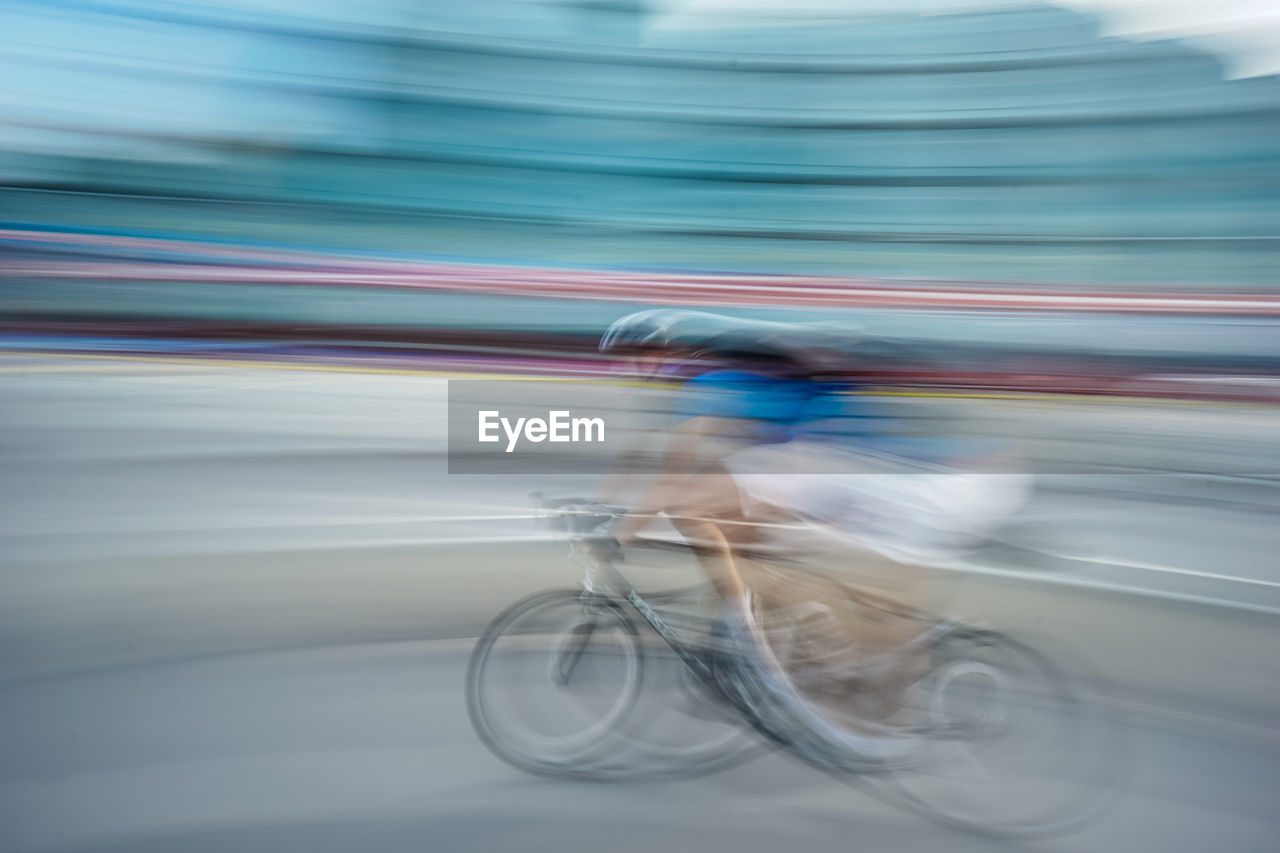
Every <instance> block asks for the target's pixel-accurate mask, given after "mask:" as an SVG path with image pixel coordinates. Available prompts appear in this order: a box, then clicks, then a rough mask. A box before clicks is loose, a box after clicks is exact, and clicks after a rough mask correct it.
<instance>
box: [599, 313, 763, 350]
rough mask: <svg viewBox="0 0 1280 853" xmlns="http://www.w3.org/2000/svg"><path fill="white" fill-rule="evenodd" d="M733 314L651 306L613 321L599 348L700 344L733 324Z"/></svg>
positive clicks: (659, 347) (671, 346) (641, 347)
mask: <svg viewBox="0 0 1280 853" xmlns="http://www.w3.org/2000/svg"><path fill="white" fill-rule="evenodd" d="M736 322H738V321H735V320H734V319H733V318H730V317H722V316H720V315H718V314H707V313H704V312H701V311H679V310H674V309H670V308H652V309H650V310H648V311H637V312H636V313H635V314H628V315H627V316H625V317H623V318H622V319H620V320H616V321H614V323H613V325H611V326H609V328H608V330H607V331H606V332H605V333H604V337H602V338H601V339H600V351H601V352H611V351H613V350H640V349H668V348H673V347H682V348H697V347H698V346H699V345H700V344H701V343H702V342H704V341H707V340H710V339H711V338H714V337H715V336H717V335H719V334H722V333H723V332H724V331H725V330H726V329H729V328H731V327H732V326H733V324H734V323H736Z"/></svg>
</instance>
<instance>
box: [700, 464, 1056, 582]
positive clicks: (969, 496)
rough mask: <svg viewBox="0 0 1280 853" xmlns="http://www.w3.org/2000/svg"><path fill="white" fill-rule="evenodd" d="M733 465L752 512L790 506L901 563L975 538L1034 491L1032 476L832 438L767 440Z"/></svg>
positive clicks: (935, 556) (941, 554)
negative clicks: (892, 453) (874, 450)
mask: <svg viewBox="0 0 1280 853" xmlns="http://www.w3.org/2000/svg"><path fill="white" fill-rule="evenodd" d="M724 464H725V467H726V468H728V470H729V473H730V474H731V475H732V476H733V479H734V483H735V484H736V485H737V487H738V490H739V493H740V495H741V497H742V501H743V509H744V511H745V512H746V513H747V515H748V516H749V517H750V516H752V515H755V514H758V513H759V512H760V510H762V509H763V508H764V507H770V508H777V509H781V510H783V511H785V512H787V513H790V514H793V515H796V516H799V517H801V518H804V519H806V520H809V521H812V522H815V523H817V524H821V525H823V526H825V527H828V528H830V529H831V530H832V531H833V532H836V533H839V534H841V535H842V536H844V537H848V538H851V539H853V540H854V541H855V543H856V544H857V545H860V546H862V547H867V548H871V549H872V550H875V551H878V552H880V553H882V554H884V555H886V556H888V557H890V558H892V559H895V560H898V561H901V562H922V561H923V562H933V561H938V560H945V559H947V558H948V557H950V556H953V555H954V554H955V553H957V552H958V551H962V550H964V549H965V548H967V547H970V546H972V545H973V544H975V543H976V542H977V541H978V540H980V539H982V538H983V537H984V536H985V535H987V534H988V533H989V532H990V531H991V530H992V529H993V528H995V527H996V526H997V525H998V524H1000V523H1001V522H1002V521H1004V520H1005V519H1006V518H1008V517H1009V516H1010V515H1012V514H1013V513H1014V512H1016V511H1017V509H1018V508H1019V507H1021V506H1022V505H1023V504H1024V503H1025V502H1026V499H1027V496H1028V494H1029V492H1030V478H1029V477H1028V476H1027V475H1025V474H1020V473H990V472H977V471H966V470H956V469H941V468H938V467H936V466H930V467H927V468H926V467H923V466H920V465H918V464H915V463H912V462H910V461H909V460H905V459H897V458H891V457H885V456H881V455H874V454H869V453H861V452H859V451H857V450H850V449H846V448H843V447H839V446H836V445H832V444H827V443H824V442H806V441H792V442H787V443H785V444H772V445H757V446H754V447H749V448H747V449H745V450H741V451H738V452H737V453H734V454H732V455H730V456H729V457H728V458H726V459H725V461H724Z"/></svg>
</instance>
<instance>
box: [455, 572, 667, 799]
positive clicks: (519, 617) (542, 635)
mask: <svg viewBox="0 0 1280 853" xmlns="http://www.w3.org/2000/svg"><path fill="white" fill-rule="evenodd" d="M643 672H644V657H643V654H642V651H641V647H640V638H639V634H638V632H637V631H636V627H635V625H634V624H633V622H632V621H631V619H630V618H628V616H627V614H626V612H625V611H624V610H623V609H622V608H621V607H620V606H618V604H617V603H616V602H614V601H611V600H609V599H607V598H601V597H598V596H586V595H584V594H583V593H581V592H580V591H574V590H565V591H554V592H546V593H541V594H539V595H534V596H532V597H530V598H527V599H525V600H523V601H520V602H518V603H516V604H515V605H513V606H512V607H510V608H509V609H508V610H507V611H506V612H504V613H503V614H501V615H500V616H499V617H498V618H497V619H495V620H494V621H493V623H492V624H491V625H490V626H489V627H488V629H487V630H486V631H485V632H484V634H483V635H482V636H481V637H480V640H479V642H478V643H477V644H476V648H475V650H474V652H472V655H471V662H470V665H469V667H468V669H467V685H466V695H467V711H468V713H469V715H470V717H471V724H472V726H473V727H474V728H475V731H476V734H477V735H479V737H480V739H481V740H482V741H484V743H485V745H486V746H488V747H489V749H490V750H491V751H492V752H493V753H494V754H495V755H497V756H498V757H499V758H501V759H502V760H504V761H506V762H508V763H509V764H512V765H514V766H516V767H518V768H520V769H522V770H526V771H529V772H532V773H544V774H553V775H571V776H572V775H592V772H593V770H594V768H595V767H596V765H597V764H598V763H599V761H600V760H601V758H602V756H603V754H604V753H605V752H607V750H608V747H609V745H610V744H611V742H612V741H611V736H612V735H613V734H614V733H615V732H616V730H617V729H618V728H619V727H620V726H622V725H623V724H624V723H625V722H626V721H627V720H628V719H629V718H630V717H631V715H632V714H633V713H634V711H635V708H636V705H637V703H638V700H639V697H640V690H641V682H642V676H643Z"/></svg>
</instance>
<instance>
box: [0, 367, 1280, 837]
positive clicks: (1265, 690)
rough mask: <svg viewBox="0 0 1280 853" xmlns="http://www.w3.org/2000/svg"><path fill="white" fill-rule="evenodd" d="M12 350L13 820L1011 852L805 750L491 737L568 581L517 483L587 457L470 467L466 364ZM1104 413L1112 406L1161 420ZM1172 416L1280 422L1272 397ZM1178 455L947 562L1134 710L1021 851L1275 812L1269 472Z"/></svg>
mask: <svg viewBox="0 0 1280 853" xmlns="http://www.w3.org/2000/svg"><path fill="white" fill-rule="evenodd" d="M0 368H3V370H4V371H5V372H3V373H0V393H2V394H3V399H4V400H5V403H4V424H3V429H2V430H0V462H2V463H3V467H4V470H5V482H6V488H5V490H4V500H3V506H2V508H0V509H2V512H3V516H2V519H0V543H2V547H0V719H2V720H3V721H4V725H3V727H0V849H3V850H5V851H10V850H12V851H43V850H49V851H53V850H95V851H96V850H103V851H105V850H120V851H125V850H129V851H148V850H156V851H159V850H166V851H168V850H227V849H238V850H306V851H327V850H399V849H410V848H412V849H415V850H421V849H440V850H482V851H493V850H542V849H547V850H550V849H556V850H579V849H589V848H599V847H605V846H607V847H609V848H611V849H620V850H629V849H641V848H643V849H646V850H648V849H652V848H653V847H655V846H667V847H672V848H674V849H680V850H720V849H733V848H737V849H742V850H778V849H783V848H784V845H786V846H796V845H804V846H805V847H807V848H811V849H824V850H825V849H850V848H856V849H875V850H899V849H901V850H948V851H965V850H989V849H1000V845H997V844H995V843H994V842H992V841H991V840H989V839H981V838H977V837H973V836H969V835H965V834H963V833H957V832H956V831H954V830H948V829H944V828H941V827H938V826H935V825H933V824H931V823H929V822H927V821H923V820H922V819H920V818H919V817H916V816H914V815H911V814H908V813H905V812H903V811H901V810H899V809H897V808H894V807H892V806H889V805H886V804H884V803H882V802H880V801H879V800H877V799H876V798H874V797H871V796H869V795H868V794H867V793H866V792H864V791H861V790H859V789H857V788H854V787H850V786H847V785H844V784H842V783H839V782H836V781H833V780H830V779H827V778H825V777H823V776H821V775H820V774H818V773H816V772H814V771H811V770H808V769H806V768H803V767H800V766H798V765H794V764H793V763H791V762H790V761H788V760H786V759H784V758H782V757H780V756H768V757H765V758H762V759H760V760H758V761H756V762H754V763H751V764H748V765H745V766H743V767H741V768H738V769H735V770H732V771H728V772H725V773H722V774H719V775H715V776H711V777H707V778H703V779H695V780H687V781H681V782H678V783H666V784H662V785H657V784H625V785H624V784H617V785H601V784H587V783H571V782H563V781H555V780H547V779H541V778H534V777H529V776H526V775H523V774H521V773H519V772H518V771H515V770H512V769H510V768H508V767H507V766H506V765H503V764H501V763H500V762H499V761H497V760H496V759H495V758H493V757H492V756H490V755H489V754H488V753H487V752H486V751H485V749H484V747H483V746H482V745H481V744H480V743H479V741H478V740H477V739H476V738H475V736H474V735H473V733H472V732H471V729H470V726H469V725H468V722H467V720H466V716H465V712H464V710H463V700H462V690H461V686H462V671H463V667H464V666H465V659H466V655H467V651H468V648H469V643H468V642H467V639H466V638H469V637H474V636H475V635H476V634H477V633H478V632H479V630H480V629H481V628H482V626H483V625H484V624H485V622H486V621H487V620H488V619H490V618H492V616H493V615H494V614H496V613H497V612H498V611H499V610H501V609H502V608H503V607H505V606H506V604H507V603H509V602H510V601H512V600H514V599H515V598H517V597H518V596H520V595H522V594H525V593H527V592H532V591H534V590H537V589H543V588H547V587H555V586H568V585H572V584H573V582H574V581H575V580H576V577H575V571H574V570H573V568H572V567H571V566H569V565H568V564H567V563H566V562H565V561H564V560H563V558H562V555H561V553H560V552H559V550H558V545H557V543H555V542H554V541H548V540H546V539H542V538H538V534H537V533H536V532H535V531H533V530H532V529H531V527H530V526H529V524H528V520H527V519H525V518H521V517H519V516H522V515H526V514H527V510H526V508H525V506H524V503H523V500H522V498H521V495H522V494H523V491H524V489H525V488H526V487H529V486H532V485H541V486H544V487H546V488H548V489H549V490H552V491H554V490H560V489H563V490H580V489H583V488H588V487H590V486H591V483H590V481H589V480H587V479H586V478H584V477H575V476H571V475H564V476H559V477H549V476H542V477H535V476H511V477H457V476H454V477H449V476H447V475H446V473H445V463H444V461H443V459H442V458H441V456H440V453H439V449H440V444H439V443H440V441H441V438H442V436H441V432H440V421H441V418H440V414H441V407H442V403H443V383H442V381H441V380H439V379H434V378H426V377H405V376H365V375H352V374H337V373H324V372H299V371H283V370H281V371H272V370H249V369H245V368H230V367H226V366H219V365H207V366H201V367H195V366H183V365H145V364H128V363H111V362H92V361H68V360H56V359H48V360H37V361H31V360H22V361H11V362H8V363H6V364H3V365H0ZM1078 416H1079V417H1081V418H1084V417H1085V415H1084V413H1080V414H1079V415H1078ZM1097 417H1098V418H1101V419H1104V420H1106V421H1107V422H1108V423H1109V424H1110V428H1111V431H1112V433H1113V434H1118V433H1120V432H1122V431H1123V430H1121V429H1120V427H1122V426H1124V425H1126V424H1132V423H1135V422H1137V421H1138V420H1140V419H1146V418H1149V417H1150V414H1145V413H1131V412H1128V411H1127V410H1126V411H1120V410H1116V409H1112V410H1109V411H1108V412H1106V413H1103V414H1099V415H1098V416H1097ZM1172 417H1173V415H1172V414H1171V415H1170V418H1172ZM1178 417H1181V418H1184V419H1185V421H1186V422H1195V423H1198V424H1207V426H1204V427H1203V429H1204V434H1205V435H1208V436H1209V437H1212V436H1213V434H1214V433H1213V431H1215V430H1226V431H1227V433H1226V434H1230V435H1233V436H1236V437H1237V438H1238V437H1239V436H1240V435H1241V434H1243V435H1245V436H1250V435H1256V436H1258V437H1259V440H1261V438H1260V437H1261V436H1265V435H1267V434H1268V427H1267V426H1266V423H1267V421H1266V420H1265V419H1264V418H1262V417H1261V415H1260V414H1259V412H1257V411H1256V410H1253V409H1247V410H1246V409H1233V410H1223V411H1221V412H1219V411H1217V410H1215V411H1213V412H1190V411H1189V412H1186V413H1183V414H1179V415H1178ZM1168 422H1169V421H1168V419H1165V420H1160V421H1159V423H1162V424H1168ZM1176 432H1178V433H1179V434H1181V435H1184V436H1185V435H1186V434H1187V428H1186V427H1185V426H1179V427H1178V428H1177V430H1176ZM1210 455H1212V454H1210ZM1159 482H1160V483H1161V484H1162V485H1161V488H1159V489H1155V488H1152V489H1148V490H1147V492H1148V493H1146V494H1144V493H1143V489H1142V486H1143V481H1141V480H1130V481H1128V482H1127V484H1126V485H1125V486H1124V487H1123V488H1121V487H1119V486H1118V485H1117V484H1116V483H1117V481H1115V480H1106V481H1104V483H1103V485H1096V484H1091V483H1090V481H1087V480H1080V479H1076V480H1073V481H1072V482H1070V483H1065V482H1064V483H1062V484H1060V485H1061V487H1060V488H1057V489H1056V491H1053V490H1051V492H1050V493H1048V494H1046V495H1044V496H1043V497H1042V498H1040V499H1039V503H1038V504H1036V505H1035V507H1034V508H1033V509H1034V512H1030V513H1029V515H1028V516H1027V517H1025V518H1024V519H1023V520H1022V523H1021V525H1020V526H1019V527H1018V529H1017V530H1016V531H1015V533H1014V534H1011V536H1010V537H1009V539H1010V541H1011V542H1012V543H1013V544H1012V545H1010V544H1008V543H1005V545H1004V546H1003V547H996V548H994V549H992V550H991V551H990V552H989V553H987V554H985V555H975V556H974V557H973V560H974V565H975V566H977V565H982V566H987V567H994V568H996V569H999V570H1000V571H998V572H996V573H987V574H972V573H970V574H965V573H955V574H952V575H948V576H947V580H946V584H947V586H948V589H947V596H946V600H947V606H948V607H949V608H951V609H953V610H955V611H956V612H959V613H963V614H965V615H966V616H969V617H970V618H974V619H977V620H979V621H984V622H986V623H989V624H992V625H994V626H996V627H999V628H1002V629H1006V630H1009V631H1011V632H1013V633H1015V634H1017V635H1019V636H1025V637H1027V638H1029V639H1034V641H1035V642H1036V643H1037V645H1039V646H1041V647H1044V648H1047V649H1050V650H1052V651H1053V652H1054V653H1055V655H1056V656H1058V657H1060V658H1061V659H1062V660H1064V661H1067V662H1068V663H1069V665H1072V666H1074V665H1076V664H1077V663H1078V664H1079V665H1080V666H1081V667H1082V668H1085V669H1087V670H1089V671H1099V672H1101V673H1103V674H1105V675H1106V676H1107V677H1108V678H1109V679H1111V680H1112V682H1113V683H1114V689H1113V690H1112V691H1111V695H1112V697H1113V698H1114V699H1115V700H1116V701H1117V702H1118V704H1119V705H1120V706H1122V707H1123V708H1124V709H1125V710H1126V712H1127V713H1128V715H1129V719H1130V722H1131V725H1130V727H1129V728H1128V734H1129V740H1130V745H1131V756H1130V769H1131V778H1130V779H1129V781H1128V782H1127V784H1125V785H1124V786H1123V787H1122V788H1121V789H1120V790H1119V791H1118V792H1116V794H1115V795H1114V803H1113V808H1112V809H1111V810H1110V811H1109V812H1108V813H1106V814H1105V815H1104V816H1102V817H1101V818H1099V819H1098V820H1097V821H1096V822H1095V823H1093V824H1091V825H1089V826H1087V827H1086V828H1085V829H1084V830H1082V831H1081V832H1079V833H1077V834H1074V835H1070V836H1066V837H1062V838H1056V839H1050V840H1046V841H1037V842H1026V843H1020V844H1011V845H1009V846H1010V849H1024V848H1025V849H1032V848H1035V849H1057V850H1064V851H1065V850H1113V849H1134V850H1173V851H1180V850H1186V851H1203V850H1208V849H1215V850H1222V851H1236V850H1241V851H1252V850H1259V851H1261V850H1273V849H1275V846H1276V843H1277V840H1278V839H1280V820H1278V819H1277V817H1276V815H1275V811H1274V790H1275V784H1276V782H1277V781H1280V778H1278V777H1280V726H1276V724H1275V720H1276V715H1275V711H1276V709H1277V707H1280V663H1278V662H1277V661H1276V659H1275V655H1274V648H1275V642H1276V639H1277V636H1280V634H1278V632H1277V629H1278V628H1280V619H1278V618H1277V617H1276V616H1274V615H1271V614H1270V613H1268V612H1266V611H1259V610H1256V609H1255V610H1245V609H1241V607H1240V606H1239V605H1248V604H1250V603H1257V602H1258V601H1259V600H1260V598H1261V597H1264V596H1265V594H1266V591H1267V590H1268V589H1270V588H1269V587H1267V586H1259V585H1256V584H1255V585H1252V586H1251V585H1250V583H1248V582H1249V581H1254V582H1261V583H1263V584H1266V583H1270V582H1272V581H1275V580H1277V578H1276V575H1275V563H1274V560H1273V559H1272V558H1271V554H1272V553H1274V547H1273V546H1274V544H1275V540H1274V534H1272V533H1271V532H1270V521H1271V518H1272V515H1271V513H1270V511H1269V510H1268V509H1267V506H1268V505H1267V504H1266V502H1265V501H1266V500H1269V498H1264V499H1262V500H1261V501H1260V500H1259V499H1258V498H1257V494H1256V492H1254V491H1250V489H1251V488H1253V487H1252V486H1248V487H1246V486H1241V487H1240V488H1239V489H1237V488H1236V487H1235V486H1231V487H1228V486H1224V485H1221V482H1222V481H1219V485H1217V486H1214V487H1213V489H1212V490H1208V491H1204V492H1197V491H1196V490H1195V487H1194V486H1190V487H1189V486H1187V485H1186V483H1187V482H1189V481H1186V480H1179V481H1178V483H1179V484H1181V485H1179V487H1178V488H1177V489H1171V488H1168V484H1169V483H1170V482H1172V481H1170V480H1168V479H1165V478H1162V479H1161V480H1160V481H1159ZM506 516H512V517H506ZM1063 553H1071V554H1073V555H1074V556H1076V557H1079V556H1082V555H1083V556H1087V557H1089V558H1090V559H1091V560H1092V562H1089V563H1085V564H1081V563H1079V562H1078V561H1077V562H1076V563H1071V564H1067V563H1064V561H1063V560H1062V559H1061V557H1060V555H1061V554H1063ZM1054 554H1057V555H1059V556H1053V555H1054ZM1224 555H1225V556H1224ZM1126 565H1127V566H1128V567H1127V568H1126ZM1144 565H1145V566H1149V567H1165V568H1169V567H1172V568H1179V569H1182V570H1185V571H1188V572H1194V573H1195V574H1194V575H1171V574H1169V573H1167V572H1161V571H1156V570H1149V569H1141V568H1135V566H1144ZM1018 567H1021V569H1020V570H1018V571H1014V569H1015V568H1018ZM639 573H640V580H641V581H642V583H646V584H653V585H655V586H668V585H676V584H679V583H682V582H685V581H689V580H693V579H695V578H696V574H695V570H694V569H693V567H692V566H690V565H688V564H687V563H684V562H681V561H678V560H677V561H673V562H672V564H670V565H666V566H657V567H649V568H641V569H640V570H639ZM1208 574H1217V575H1224V576H1228V577H1230V578H1234V580H1225V579H1215V578H1213V577H1208V576H1207V575H1208ZM1073 578H1074V579H1083V580H1085V581H1088V583H1083V584H1082V583H1066V584H1064V583H1062V582H1061V581H1062V580H1063V579H1067V580H1070V579H1073ZM1121 581H1123V583H1121ZM1107 584H1111V586H1112V587H1134V590H1130V591H1123V590H1120V589H1117V588H1111V587H1108V586H1107ZM1187 584H1191V586H1187ZM1143 585H1145V588H1142V589H1138V588H1137V587H1139V586H1143ZM1178 596H1182V597H1178ZM1215 601H1216V602H1219V603H1211V602H1215ZM1264 603H1265V601H1264Z"/></svg>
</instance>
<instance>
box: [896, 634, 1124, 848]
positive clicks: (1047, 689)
mask: <svg viewBox="0 0 1280 853" xmlns="http://www.w3.org/2000/svg"><path fill="white" fill-rule="evenodd" d="M917 701H918V703H919V705H918V707H919V708H920V709H921V711H922V716H923V718H924V722H925V725H926V726H927V727H928V730H929V731H928V737H927V741H926V745H925V747H924V748H923V750H922V752H921V755H920V761H919V762H918V763H917V764H916V765H915V766H913V767H912V768H910V769H908V770H904V771H901V772H898V773H895V774H893V776H892V777H891V778H892V788H893V789H894V790H896V792H897V793H898V794H900V795H901V796H902V797H903V798H905V800H906V802H907V803H908V804H909V805H910V806H912V807H914V808H915V809H916V810H918V811H920V812H922V813H924V814H925V815H927V816H929V817H931V818H933V819H935V820H939V821H941V822H943V823H947V824H951V825H955V826H959V827H962V828H965V829H969V830H976V831H979V832H983V833H988V834H993V835H1039V834H1047V833H1052V832H1059V831H1064V830H1067V829H1071V828H1073V827H1074V826H1076V825H1078V824H1079V823H1082V822H1083V821H1085V820H1086V819H1088V818H1089V817H1091V816H1093V815H1094V814H1096V813H1097V811H1098V810H1099V809H1100V808H1102V807H1103V806H1105V805H1106V803H1107V802H1109V801H1110V799H1111V796H1112V793H1113V791H1114V789H1115V787H1116V782H1117V781H1118V777H1119V773H1120V771H1121V770H1122V768H1123V761H1122V756H1121V749H1120V747H1121V746H1122V745H1123V739H1122V738H1121V737H1120V734H1121V732H1120V730H1119V728H1118V726H1117V724H1116V721H1115V720H1114V719H1113V718H1112V717H1111V716H1110V715H1109V714H1108V713H1106V712H1105V711H1104V710H1103V709H1101V708H1100V707H1098V706H1097V705H1096V704H1091V703H1089V702H1086V701H1085V700H1084V699H1082V698H1081V697H1080V695H1079V694H1078V693H1077V690H1076V688H1075V684H1074V682H1073V681H1072V680H1070V679H1068V678H1067V677H1066V676H1065V675H1064V674H1063V673H1061V672H1059V671H1058V669H1057V668H1056V667H1054V666H1053V665H1052V664H1051V663H1050V662H1049V661H1048V660H1047V659H1046V658H1044V657H1043V656H1042V655H1040V654H1039V653H1038V652H1036V651H1035V650H1033V649H1031V648H1030V647H1029V646H1026V645H1024V644H1022V643H1020V642H1018V641H1016V640H1013V639H1011V638H1010V637H1007V636H1005V635H1003V634H1000V633H997V632H994V631H982V630H976V629H964V628H960V629H957V630H956V631H954V632H951V633H950V634H947V635H944V636H943V637H942V638H940V639H939V641H938V642H937V643H936V644H935V647H934V652H933V666H932V669H931V671H930V673H929V674H928V675H927V676H926V677H925V678H924V679H923V680H922V681H921V682H920V684H919V691H918V696H917Z"/></svg>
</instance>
